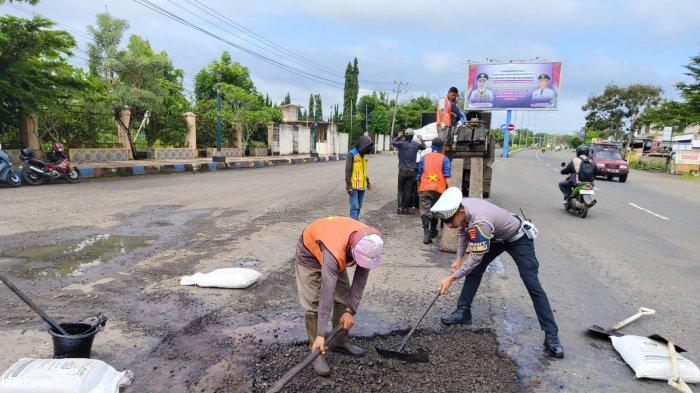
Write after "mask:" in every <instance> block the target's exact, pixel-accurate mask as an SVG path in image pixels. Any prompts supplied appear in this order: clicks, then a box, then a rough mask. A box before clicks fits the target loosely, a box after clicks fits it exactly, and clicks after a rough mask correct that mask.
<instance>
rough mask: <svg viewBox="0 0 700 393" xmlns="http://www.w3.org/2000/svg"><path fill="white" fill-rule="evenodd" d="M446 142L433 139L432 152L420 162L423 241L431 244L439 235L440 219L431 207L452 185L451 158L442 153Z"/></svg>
mask: <svg viewBox="0 0 700 393" xmlns="http://www.w3.org/2000/svg"><path fill="white" fill-rule="evenodd" d="M444 145H445V142H444V141H443V140H442V139H441V138H435V139H433V143H432V145H431V149H432V152H431V153H428V154H426V155H424V156H423V157H421V159H420V162H419V163H418V173H417V174H416V180H417V181H418V207H419V210H420V218H421V222H422V224H423V235H424V238H423V243H424V244H430V243H432V242H433V240H432V239H433V238H434V237H436V236H437V235H438V230H437V224H438V219H437V218H436V217H434V215H433V213H432V212H431V211H430V208H431V207H433V205H434V204H435V202H437V200H438V199H439V198H440V195H442V193H443V192H444V191H445V190H446V189H447V188H448V187H450V178H451V177H452V170H451V168H450V160H449V159H447V157H445V155H444V154H442V153H441V151H442V147H443V146H444Z"/></svg>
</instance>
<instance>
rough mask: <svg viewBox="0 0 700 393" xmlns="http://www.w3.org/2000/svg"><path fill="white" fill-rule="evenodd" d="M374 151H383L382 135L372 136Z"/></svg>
mask: <svg viewBox="0 0 700 393" xmlns="http://www.w3.org/2000/svg"><path fill="white" fill-rule="evenodd" d="M374 150H375V151H378V152H379V151H384V135H379V134H377V135H375V136H374Z"/></svg>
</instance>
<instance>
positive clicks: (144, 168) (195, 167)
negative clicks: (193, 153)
mask: <svg viewBox="0 0 700 393" xmlns="http://www.w3.org/2000/svg"><path fill="white" fill-rule="evenodd" d="M342 160H345V155H344V154H337V155H333V156H319V157H311V156H309V157H303V158H284V157H276V158H272V159H266V160H261V159H257V160H255V159H254V160H247V161H232V162H226V163H224V162H203V163H172V164H154V165H125V166H120V167H112V168H106V167H91V166H79V167H78V170H79V171H80V176H81V177H82V178H85V179H99V178H108V177H128V176H138V175H156V174H162V175H167V174H171V173H185V172H191V173H202V172H214V171H219V170H227V169H252V168H265V167H272V166H283V165H301V164H310V163H315V162H331V161H342Z"/></svg>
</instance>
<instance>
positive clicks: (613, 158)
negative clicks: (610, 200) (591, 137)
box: [590, 144, 630, 183]
mask: <svg viewBox="0 0 700 393" xmlns="http://www.w3.org/2000/svg"><path fill="white" fill-rule="evenodd" d="M590 153H591V158H593V160H594V161H595V164H596V166H597V167H598V176H605V177H606V178H607V179H608V180H612V179H613V178H614V177H616V178H618V180H619V181H620V183H624V182H626V181H627V175H628V174H629V171H630V170H629V165H628V164H627V161H625V160H624V159H623V158H622V154H620V148H619V147H617V146H616V145H605V144H592V145H591V146H590Z"/></svg>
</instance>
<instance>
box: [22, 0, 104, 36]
mask: <svg viewBox="0 0 700 393" xmlns="http://www.w3.org/2000/svg"><path fill="white" fill-rule="evenodd" d="M9 6H10V7H13V8H15V9H17V10H20V11H22V12H24V13H26V14H29V15H36V16H42V15H41V14H39V13H36V12H34V11H31V10H28V9H26V8H24V7H22V6H19V5H17V4H12V3H11V4H9ZM52 22H54V23H55V24H56V25H57V26H61V27H63V28H64V29H66V30H68V31H71V32H73V34H77V35H79V36H82V37H83V38H86V39H89V40H91V39H92V37H91V36H90V35H88V34H87V33H84V32H82V31H80V30H78V29H74V28H72V27H70V26H66V25H64V24H62V23H58V22H56V21H52Z"/></svg>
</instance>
